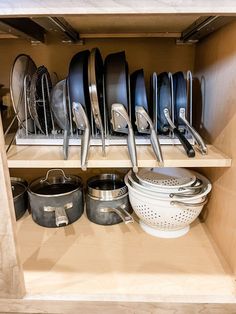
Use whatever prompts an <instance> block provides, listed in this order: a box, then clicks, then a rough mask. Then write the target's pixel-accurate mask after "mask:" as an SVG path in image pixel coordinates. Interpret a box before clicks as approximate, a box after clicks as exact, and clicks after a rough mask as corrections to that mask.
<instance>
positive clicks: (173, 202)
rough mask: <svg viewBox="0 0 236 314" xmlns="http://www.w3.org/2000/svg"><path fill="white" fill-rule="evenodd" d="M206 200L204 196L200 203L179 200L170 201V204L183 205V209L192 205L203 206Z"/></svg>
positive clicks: (181, 206)
mask: <svg viewBox="0 0 236 314" xmlns="http://www.w3.org/2000/svg"><path fill="white" fill-rule="evenodd" d="M207 202H208V199H207V198H206V199H205V200H204V201H202V202H200V203H195V204H194V203H185V202H179V201H171V202H170V205H173V206H177V207H180V208H183V207H184V208H185V209H188V208H189V207H190V208H193V207H200V206H204V205H205V204H206V203H207Z"/></svg>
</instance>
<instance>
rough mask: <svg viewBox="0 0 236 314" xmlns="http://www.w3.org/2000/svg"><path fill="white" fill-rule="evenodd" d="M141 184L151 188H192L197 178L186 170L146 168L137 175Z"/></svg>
mask: <svg viewBox="0 0 236 314" xmlns="http://www.w3.org/2000/svg"><path fill="white" fill-rule="evenodd" d="M136 176H137V178H138V180H139V182H140V184H142V185H144V186H147V187H151V188H165V187H168V188H176V187H179V188H180V187H185V186H190V185H191V184H193V183H194V182H195V180H196V176H195V175H194V174H193V173H192V172H191V171H190V170H187V169H184V168H145V169H140V170H139V172H138V173H137V174H136Z"/></svg>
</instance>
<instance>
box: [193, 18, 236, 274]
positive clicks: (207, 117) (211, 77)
mask: <svg viewBox="0 0 236 314" xmlns="http://www.w3.org/2000/svg"><path fill="white" fill-rule="evenodd" d="M235 34H236V23H233V24H231V25H228V26H226V27H224V28H222V29H221V30H219V31H218V32H216V33H215V34H213V35H212V36H210V37H208V38H207V39H205V40H204V41H202V42H201V43H200V44H198V45H197V49H196V59H195V60H196V62H195V74H196V75H197V76H198V78H199V80H200V79H201V77H202V76H203V77H204V78H205V81H206V94H205V111H204V133H205V137H207V138H208V139H209V141H210V142H211V143H212V144H214V145H215V146H216V147H217V148H219V149H221V150H222V151H223V152H224V153H226V154H227V155H229V156H230V157H231V158H233V164H232V167H231V168H228V169H217V168H216V169H210V168H209V169H205V173H206V174H207V175H208V176H209V177H210V179H211V180H212V182H213V183H214V185H213V191H212V193H211V199H210V203H209V205H208V209H209V211H208V212H207V213H205V214H206V224H207V226H208V228H209V229H210V232H211V233H212V236H213V237H214V240H215V241H216V242H217V244H218V245H219V247H220V249H221V251H222V253H223V254H224V256H225V258H226V260H227V261H228V263H229V264H230V266H231V268H232V269H233V271H234V273H235V274H236V250H235V247H236V210H235V209H236V165H235V162H234V158H236V136H235V133H236V78H235V73H236V42H235V40H234V38H235Z"/></svg>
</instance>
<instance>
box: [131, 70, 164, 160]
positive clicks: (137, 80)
mask: <svg viewBox="0 0 236 314" xmlns="http://www.w3.org/2000/svg"><path fill="white" fill-rule="evenodd" d="M130 89H131V121H132V122H134V121H136V127H137V130H138V132H139V133H145V134H150V140H151V144H152V148H153V151H154V153H155V155H156V158H157V160H158V161H159V162H161V163H162V162H163V156H162V151H161V146H160V143H159V140H158V137H157V134H156V131H155V129H154V125H153V121H152V120H151V118H150V112H152V108H149V103H148V99H147V93H146V86H145V80H144V71H143V69H140V70H137V71H135V72H134V73H132V74H131V76H130Z"/></svg>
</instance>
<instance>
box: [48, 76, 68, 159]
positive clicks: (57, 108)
mask: <svg viewBox="0 0 236 314" xmlns="http://www.w3.org/2000/svg"><path fill="white" fill-rule="evenodd" d="M66 91H67V82H66V79H65V80H62V81H60V82H58V83H56V85H55V86H54V87H53V89H52V92H51V102H50V106H51V110H52V113H53V117H54V119H55V122H56V123H57V125H58V126H59V127H60V128H61V129H62V130H64V141H63V153H64V159H68V146H69V135H70V123H69V119H70V118H69V110H70V108H69V107H68V103H67V97H66V94H67V93H66Z"/></svg>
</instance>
